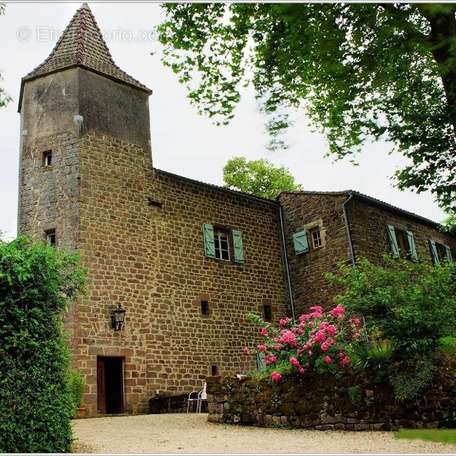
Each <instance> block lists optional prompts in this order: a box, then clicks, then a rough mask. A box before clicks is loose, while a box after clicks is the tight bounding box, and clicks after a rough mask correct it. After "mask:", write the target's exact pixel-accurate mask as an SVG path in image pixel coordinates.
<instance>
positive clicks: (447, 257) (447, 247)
mask: <svg viewBox="0 0 456 456" xmlns="http://www.w3.org/2000/svg"><path fill="white" fill-rule="evenodd" d="M444 247H445V257H446V259H447V260H448V261H453V257H452V256H451V249H450V246H449V245H444Z"/></svg>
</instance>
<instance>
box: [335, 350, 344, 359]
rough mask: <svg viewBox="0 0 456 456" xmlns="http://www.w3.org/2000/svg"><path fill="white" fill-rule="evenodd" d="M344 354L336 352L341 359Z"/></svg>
mask: <svg viewBox="0 0 456 456" xmlns="http://www.w3.org/2000/svg"><path fill="white" fill-rule="evenodd" d="M344 356H345V355H344V354H343V353H342V352H339V353H337V357H338V358H339V359H342V358H343V357H344Z"/></svg>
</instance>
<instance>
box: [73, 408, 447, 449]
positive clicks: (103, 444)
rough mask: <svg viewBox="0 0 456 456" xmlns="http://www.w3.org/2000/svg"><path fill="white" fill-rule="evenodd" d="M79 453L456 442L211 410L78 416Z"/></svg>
mask: <svg viewBox="0 0 456 456" xmlns="http://www.w3.org/2000/svg"><path fill="white" fill-rule="evenodd" d="M73 427H74V435H75V438H76V443H75V448H74V451H75V452H78V453H149V454H157V453H168V454H169V453H187V454H201V453H206V454H223V453H237V454H249V453H250V454H252V453H254V454H256V453H263V454H265V453H269V454H276V453H295V454H306V453H319V454H329V453H389V454H400V453H402V454H403V453H409V454H410V453H415V454H416V453H428V454H429V453H443V454H456V445H449V444H443V443H432V442H424V441H420V440H403V439H395V438H394V435H393V433H392V432H348V431H305V430H288V429H265V428H255V427H244V426H242V427H241V426H230V425H225V424H213V423H208V421H207V415H206V414H194V413H191V414H185V413H175V414H162V415H135V416H121V417H120V416H119V417H107V418H89V419H84V420H73Z"/></svg>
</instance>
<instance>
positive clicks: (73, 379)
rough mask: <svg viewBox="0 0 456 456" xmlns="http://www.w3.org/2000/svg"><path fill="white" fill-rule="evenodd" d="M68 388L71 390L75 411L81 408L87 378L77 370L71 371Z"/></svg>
mask: <svg viewBox="0 0 456 456" xmlns="http://www.w3.org/2000/svg"><path fill="white" fill-rule="evenodd" d="M68 388H69V390H70V397H71V403H72V405H73V411H75V410H76V409H77V408H79V407H81V404H82V398H83V396H84V390H85V377H84V375H82V374H80V373H79V372H77V371H75V370H73V369H72V370H70V373H69V375H68Z"/></svg>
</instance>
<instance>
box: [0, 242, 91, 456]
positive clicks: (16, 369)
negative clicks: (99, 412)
mask: <svg viewBox="0 0 456 456" xmlns="http://www.w3.org/2000/svg"><path fill="white" fill-rule="evenodd" d="M77 266H78V257H77V256H76V255H75V254H67V253H64V252H62V251H59V250H56V249H55V248H54V247H52V246H50V245H47V244H44V243H38V242H35V243H34V242H32V241H30V240H29V239H27V238H26V237H23V236H20V237H18V238H17V239H15V240H13V241H11V242H9V243H7V242H4V241H1V240H0V341H1V344H0V452H2V453H5V452H6V453H63V452H69V451H70V446H71V442H72V430H71V423H70V419H71V418H72V416H73V412H74V405H73V403H72V397H71V395H70V390H69V376H70V370H69V345H68V342H67V340H66V339H65V336H64V334H63V331H62V320H63V318H62V316H63V313H64V311H65V310H66V309H67V305H68V301H69V300H71V299H74V298H75V297H76V296H77V295H78V293H79V292H80V291H81V290H82V288H83V284H84V277H85V272H84V271H83V270H81V269H78V268H77Z"/></svg>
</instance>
